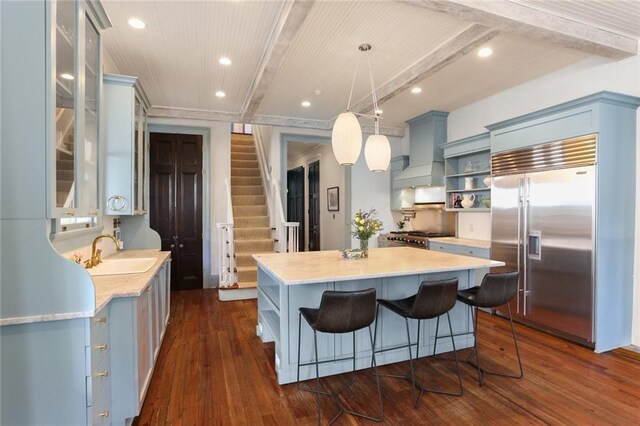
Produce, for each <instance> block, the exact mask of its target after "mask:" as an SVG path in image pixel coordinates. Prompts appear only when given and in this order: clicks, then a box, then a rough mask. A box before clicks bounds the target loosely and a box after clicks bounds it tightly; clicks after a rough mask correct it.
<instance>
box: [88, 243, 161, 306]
mask: <svg viewBox="0 0 640 426" xmlns="http://www.w3.org/2000/svg"><path fill="white" fill-rule="evenodd" d="M170 255H171V252H168V251H158V250H125V251H121V252H119V253H116V254H114V255H113V256H109V257H108V258H105V259H131V258H136V257H155V258H156V259H157V260H156V263H155V265H153V266H152V267H151V269H149V270H148V271H147V272H143V273H141V274H122V275H100V276H95V277H93V276H92V277H91V279H92V280H93V285H94V287H95V289H96V312H98V311H99V310H100V309H102V308H103V307H104V306H106V305H107V303H109V301H111V299H113V298H114V297H137V296H140V295H141V294H142V291H143V290H144V289H145V288H146V287H147V286H148V284H149V283H150V282H151V278H153V276H154V275H155V273H156V272H157V271H158V269H160V266H161V265H162V262H164V261H165V260H166V259H167V258H168V257H169V256H170Z"/></svg>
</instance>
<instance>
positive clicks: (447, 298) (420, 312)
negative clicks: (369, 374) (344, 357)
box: [373, 278, 462, 408]
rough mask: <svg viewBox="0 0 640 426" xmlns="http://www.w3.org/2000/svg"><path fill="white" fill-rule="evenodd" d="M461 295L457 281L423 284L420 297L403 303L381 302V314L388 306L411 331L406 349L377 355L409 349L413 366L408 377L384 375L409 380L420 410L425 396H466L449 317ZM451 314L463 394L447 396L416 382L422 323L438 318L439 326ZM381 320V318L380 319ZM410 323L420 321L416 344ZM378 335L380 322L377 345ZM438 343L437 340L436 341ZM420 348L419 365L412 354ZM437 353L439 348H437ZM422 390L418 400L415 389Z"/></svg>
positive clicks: (380, 300) (410, 298)
mask: <svg viewBox="0 0 640 426" xmlns="http://www.w3.org/2000/svg"><path fill="white" fill-rule="evenodd" d="M457 291H458V279H457V278H453V279H449V280H440V281H423V282H422V283H421V284H420V288H419V289H418V293H417V294H415V295H413V296H410V297H407V298H406V299H399V300H385V299H378V310H379V309H380V306H384V307H385V308H387V309H389V310H390V311H392V312H395V313H396V314H398V315H400V316H401V317H402V318H404V320H405V325H406V329H407V344H406V345H402V346H396V347H393V348H385V349H380V350H377V351H375V352H376V353H379V352H385V351H390V350H394V349H399V348H409V365H410V370H409V373H408V374H407V375H405V376H401V375H395V374H381V376H383V377H395V378H401V379H407V380H409V381H410V382H411V385H412V386H411V396H412V398H413V402H414V405H415V407H416V408H418V406H419V405H420V401H421V400H422V395H423V394H424V392H425V391H426V392H434V393H440V394H444V395H453V396H460V395H462V377H461V375H460V366H459V365H458V355H457V352H456V344H455V342H454V340H453V329H452V327H451V318H450V317H449V311H450V310H451V309H452V308H453V307H454V305H455V304H456V295H457ZM444 314H447V320H448V321H449V331H450V332H451V334H450V336H451V344H452V345H453V353H454V356H455V361H456V372H457V373H458V385H459V389H460V390H459V391H457V392H447V391H443V390H440V389H431V388H425V387H424V386H423V385H421V384H419V383H416V379H415V368H416V365H417V362H418V358H419V351H420V323H421V321H422V320H427V319H432V318H438V322H439V321H440V316H442V315H444ZM376 317H377V315H376ZM409 319H416V320H418V336H417V339H416V342H415V343H411V336H410V333H409ZM377 334H378V321H376V326H375V332H374V338H373V341H374V345H375V341H376V338H377ZM436 341H437V340H436ZM413 345H415V346H416V357H415V364H414V358H413V356H412V353H411V346H413ZM434 350H435V346H434ZM416 388H418V389H420V395H419V396H418V397H417V398H416V395H415V389H416Z"/></svg>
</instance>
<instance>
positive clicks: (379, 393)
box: [369, 317, 384, 421]
mask: <svg viewBox="0 0 640 426" xmlns="http://www.w3.org/2000/svg"><path fill="white" fill-rule="evenodd" d="M376 318H377V317H376ZM376 326H377V322H376ZM369 341H370V342H371V357H372V362H373V373H374V375H375V376H376V387H377V388H378V403H379V404H380V418H379V419H373V420H375V421H382V419H384V408H383V405H382V392H381V391H380V377H378V366H377V364H376V358H375V352H374V351H375V347H376V345H375V339H374V338H373V337H372V336H371V326H369Z"/></svg>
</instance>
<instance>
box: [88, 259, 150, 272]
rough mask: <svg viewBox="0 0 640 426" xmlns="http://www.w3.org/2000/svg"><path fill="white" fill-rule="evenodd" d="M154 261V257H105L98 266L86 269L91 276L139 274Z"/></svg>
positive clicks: (146, 269) (147, 268)
mask: <svg viewBox="0 0 640 426" xmlns="http://www.w3.org/2000/svg"><path fill="white" fill-rule="evenodd" d="M155 263H156V258H155V257H137V258H132V259H106V260H103V261H102V263H100V264H99V265H98V266H94V267H93V268H90V269H88V271H89V274H90V275H92V276H100V275H120V274H140V273H143V272H147V271H148V270H149V269H151V267H152V266H153V265H155Z"/></svg>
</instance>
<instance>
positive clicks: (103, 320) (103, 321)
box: [96, 317, 107, 324]
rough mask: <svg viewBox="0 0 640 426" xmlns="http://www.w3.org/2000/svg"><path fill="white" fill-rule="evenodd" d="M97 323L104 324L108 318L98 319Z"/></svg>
mask: <svg viewBox="0 0 640 426" xmlns="http://www.w3.org/2000/svg"><path fill="white" fill-rule="evenodd" d="M96 322H101V323H103V324H104V323H106V322H107V317H98V318H96Z"/></svg>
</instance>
